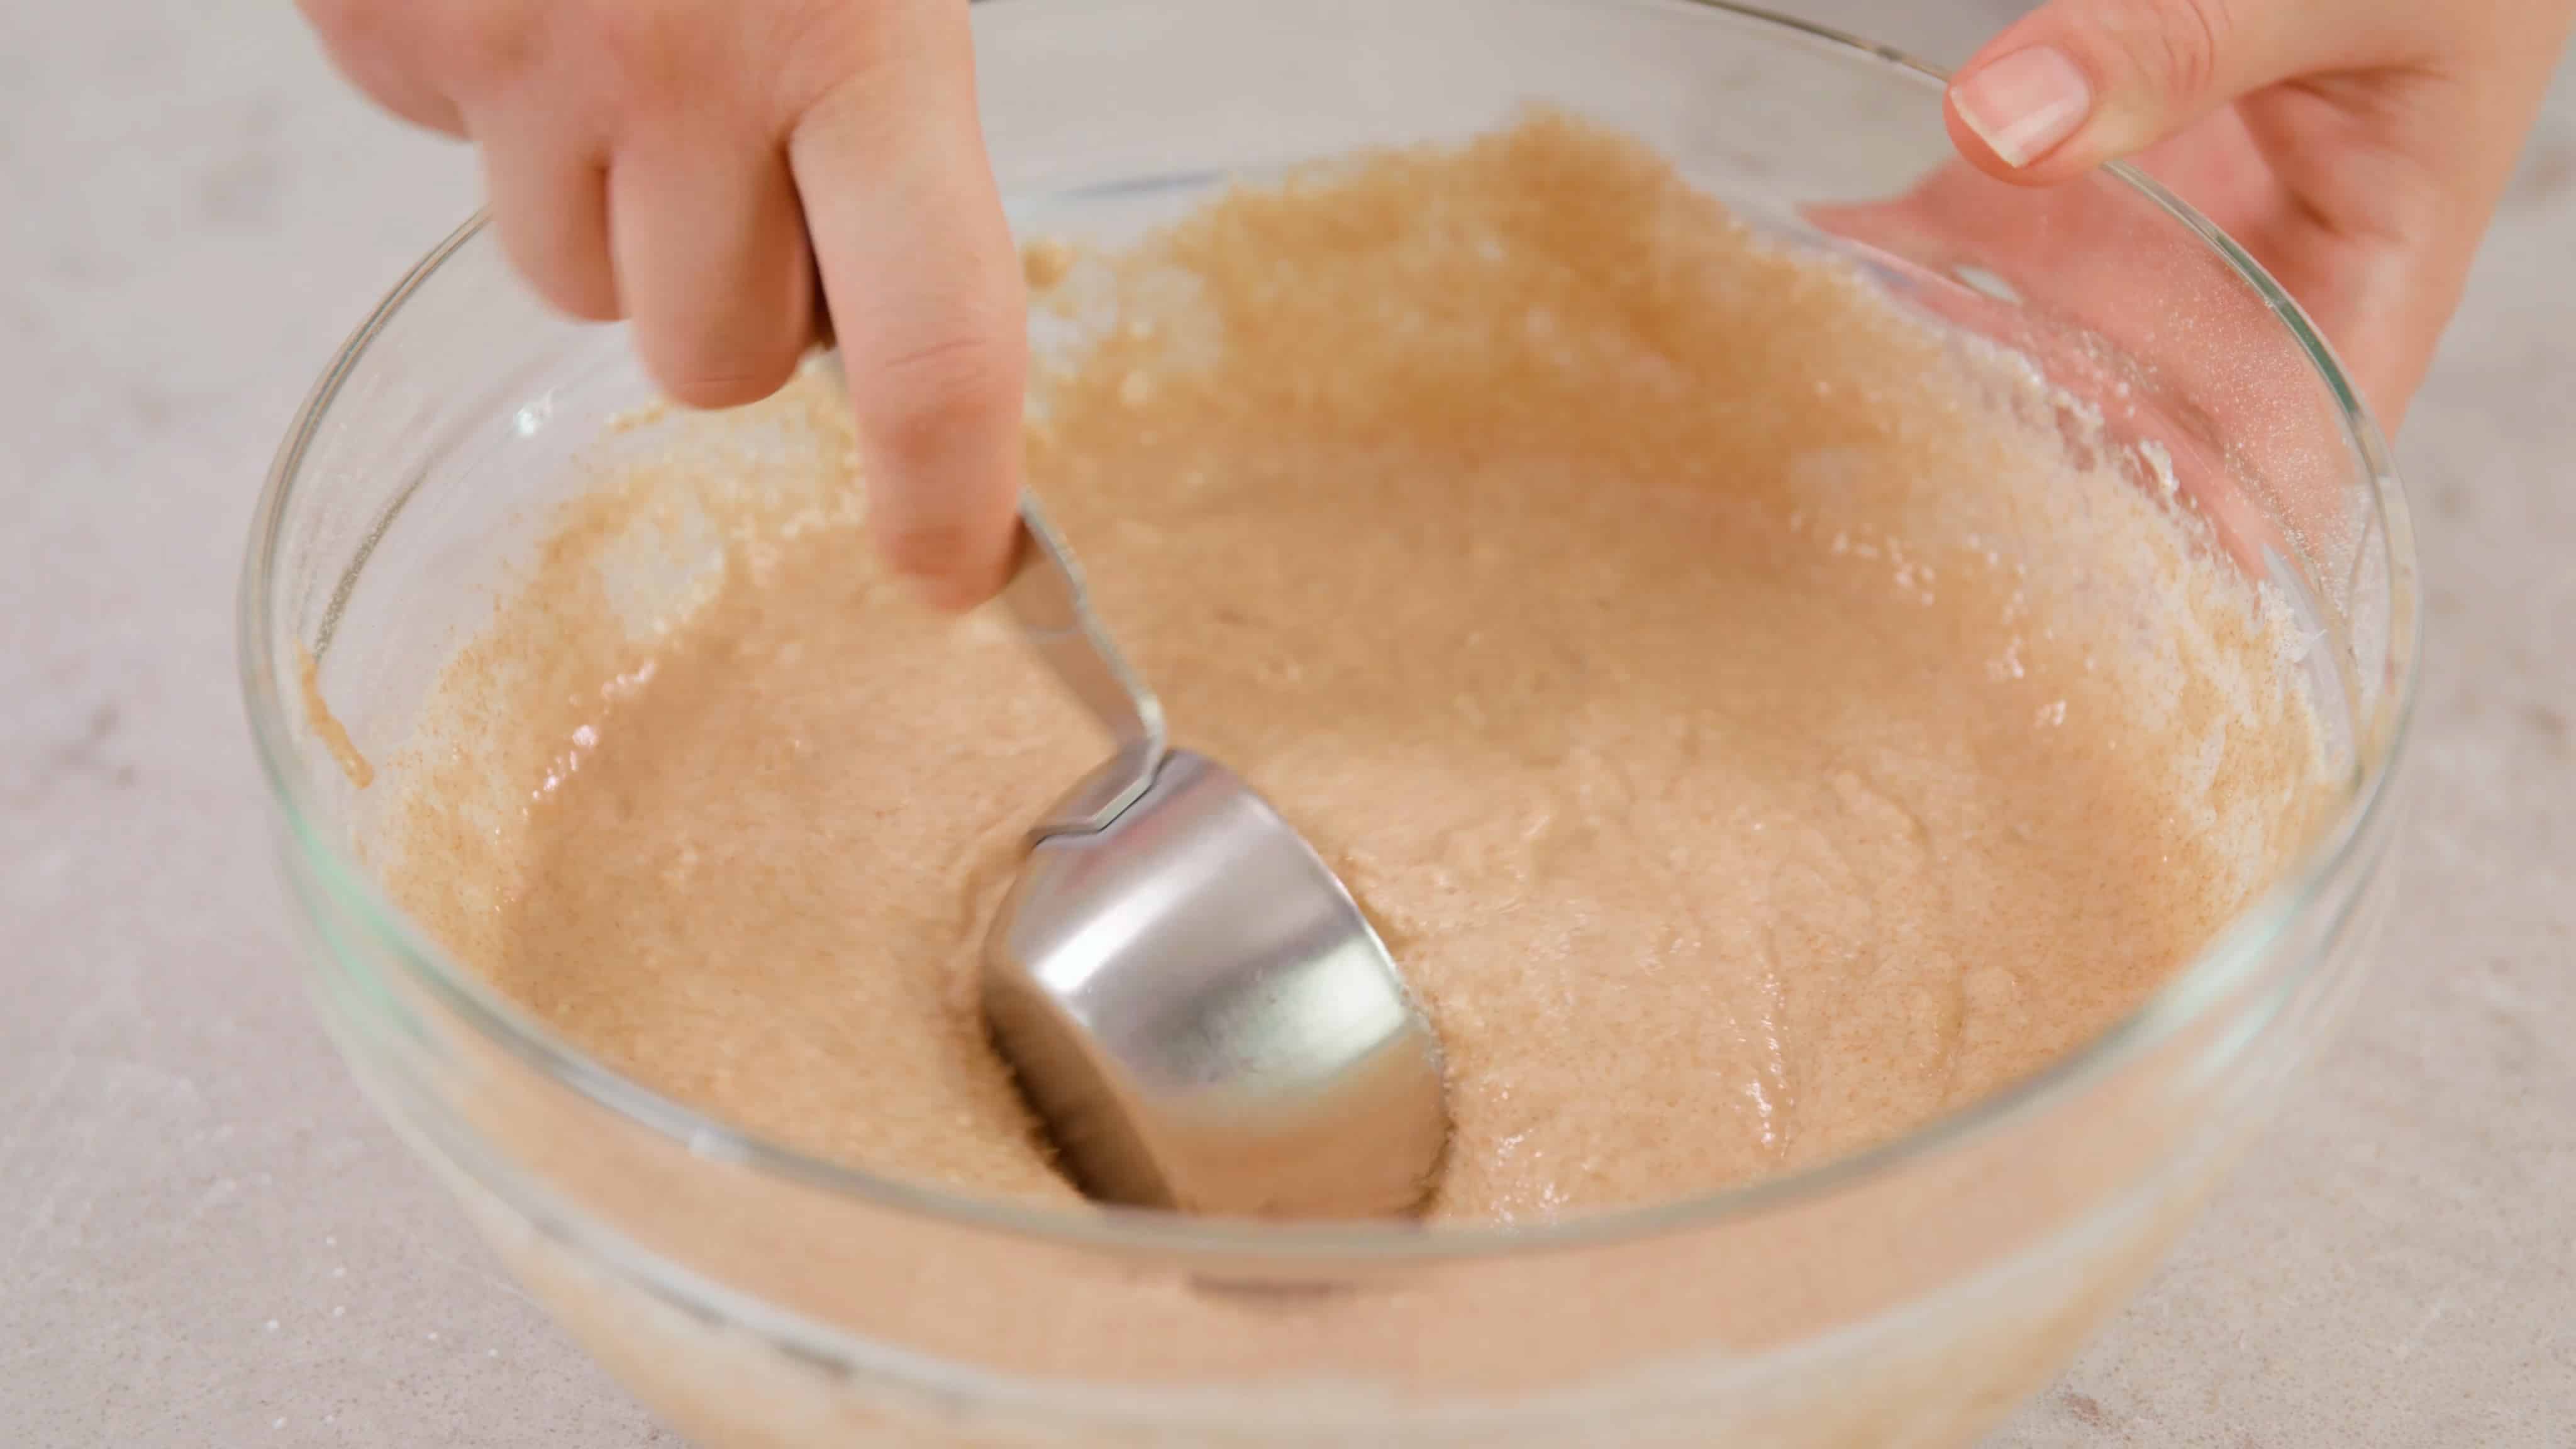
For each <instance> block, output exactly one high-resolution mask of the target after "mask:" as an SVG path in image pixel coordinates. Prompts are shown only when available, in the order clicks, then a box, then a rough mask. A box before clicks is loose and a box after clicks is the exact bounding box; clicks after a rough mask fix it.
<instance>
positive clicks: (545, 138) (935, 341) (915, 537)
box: [299, 0, 1027, 607]
mask: <svg viewBox="0 0 2576 1449" xmlns="http://www.w3.org/2000/svg"><path fill="white" fill-rule="evenodd" d="M299 3H300V5H301V8H302V9H303V10H304V12H305V14H306V16H307V17H308V18H309V19H310V20H311V21H312V23H313V24H314V26H315V28H316V29H318V30H319V31H320V32H321V35H322V38H323V41H324V43H325V45H326V46H327V48H328V49H329V51H330V53H331V56H332V58H333V60H334V61H335V62H336V63H337V64H338V65H339V67H340V68H341V69H342V70H343V71H344V72H345V73H346V74H347V75H348V76H349V77H350V78H351V79H352V80H354V81H355V82H356V83H357V84H358V85H359V86H360V87H361V88H362V89H364V90H365V91H366V92H367V93H368V94H369V95H371V96H373V97H374V98H375V99H376V100H377V101H378V102H379V103H381V104H382V105H384V106H385V107H386V108H387V109H389V110H391V111H393V112H394V113H395V114H397V115H400V116H402V117H403V118H405V119H407V120H410V121H412V122H414V123H416V124H419V125H422V126H426V127H429V128H431V129H434V130H438V131H443V132H446V133H447V134H449V135H453V136H460V137H465V138H467V139H470V140H471V141H473V143H474V144H475V147H476V149H477V151H478V152H479V153H480V157H481V160H482V166H483V175H484V183H485V187H486V191H487V194H488V197H489V201H490V207H491V213H492V224H493V227H494V228H495V230H496V231H497V232H498V233H499V236H500V240H501V244H502V246H503V248H504V249H505V250H506V251H507V253H508V255H509V257H510V260H511V262H512V263H513V264H514V265H515V266H516V267H517V269H518V270H519V271H520V272H521V273H522V274H523V275H524V276H525V277H526V278H527V279H528V280H529V281H530V282H531V283H532V284H533V285H534V286H535V287H536V289H537V290H538V291H539V292H540V293H541V294H542V295H543V296H544V297H545V298H546V299H547V300H548V301H550V302H552V303H553V304H554V305H555V306H557V307H559V308H561V309H563V310H564V311H566V312H570V313H572V314H574V315H576V316H580V317H586V318H592V319H597V320H603V321H605V320H611V319H615V318H621V317H623V318H632V319H633V323H634V333H635V340H636V345H637V347H638V349H639V351H640V352H641V354H642V357H643V360H644V362H645V365H646V367H647V368H648V370H649V371H650V372H651V373H652V375H653V377H654V378H655V380H656V381H657V382H659V383H660V384H661V385H662V387H663V388H664V389H665V390H666V391H668V392H669V393H670V394H671V395H672V396H673V397H675V398H678V399H679V400H681V401H683V402H687V403H691V404H695V405H698V406H702V407H721V406H729V405H734V404H739V403H745V402H751V401H754V400H757V399H759V398H762V397H765V396H767V395H768V394H770V393H772V392H774V391H776V390H777V389H778V388H779V387H780V386H781V385H782V384H784V383H785V382H786V381H787V379H788V378H789V377H790V376H791V375H792V374H793V372H794V370H795V368H796V365H797V362H798V360H799V358H800V357H801V356H802V354H803V353H804V351H805V349H806V347H807V345H808V344H809V343H810V342H811V341H812V340H813V337H814V334H815V329H816V320H817V308H816V306H815V300H816V299H815V295H814V288H815V285H816V279H817V273H818V271H819V275H820V283H821V287H822V290H823V294H824V296H825V298H826V299H828V302H829V304H830V316H831V319H832V322H833V327H834V331H835V332H836V333H837V334H838V342H839V346H840V349H841V353H842V357H843V360H844V362H845V363H846V365H847V368H848V373H849V377H850V390H851V404H852V406H853V408H854V409H855V410H856V415H857V419H858V424H859V432H860V439H861V445H862V451H863V459H864V462H865V464H866V474H867V478H868V487H869V491H870V513H871V518H872V520H873V522H874V524H875V527H874V529H873V530H872V531H873V532H874V533H875V534H876V536H877V538H878V539H879V540H880V543H881V545H882V546H883V547H884V548H885V549H886V551H887V554H888V557H889V559H890V561H891V562H892V563H893V565H894V566H895V567H896V568H897V569H898V570H900V571H902V572H904V573H906V574H909V575H912V576H914V577H916V578H918V579H919V580H920V581H921V582H922V584H923V585H924V587H925V589H926V590H927V592H928V593H929V594H930V596H931V598H932V599H933V600H934V601H936V602H939V603H941V604H944V605H947V606H950V607H964V606H967V605H970V604H973V603H976V602H979V601H980V600H982V599H983V598H985V597H987V596H989V595H990V594H991V593H992V592H993V591H994V589H995V588H997V587H998V586H999V583H1000V580H1001V577H1002V572H1003V569H1004V566H1005V564H1006V562H1007V549H1008V544H1009V540H1010V538H1011V536H1012V534H1011V527H1012V518H1013V510H1014V509H1015V507H1016V504H1017V500H1018V494H1019V473H1020V446H1021V443H1020V409H1021V383H1022V379H1023V377H1024V375H1025V372H1026V369H1027V333H1026V330H1025V320H1024V313H1025V309H1026V299H1025V296H1024V293H1023V289H1022V284H1021V278H1020V268H1019V259H1018V256H1017V253H1016V252H1015V250H1014V248H1013V245H1012V241H1011V236H1010V230H1009V227H1008V225H1007V224H1006V223H1005V221H1004V219H1003V216H1002V209H1001V202H1000V198H999V196H998V195H997V193H996V191H995V188H994V184H993V179H992V172H991V167H990V165H989V163H988V161H987V159H986V157H985V154H984V143H983V138H982V135H981V132H980V129H979V127H978V123H977V119H976V109H975V82H974V56H973V51H972V46H971V42H970V37H969V35H968V31H967V19H966V0H299Z"/></svg>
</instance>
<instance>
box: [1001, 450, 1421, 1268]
mask: <svg viewBox="0 0 2576 1449" xmlns="http://www.w3.org/2000/svg"><path fill="white" fill-rule="evenodd" d="M1020 520H1021V537H1020V544H1019V555H1018V559H1017V562H1016V564H1015V566H1014V569H1013V571H1012V574H1011V579H1010V582H1009V583H1008V584H1007V585H1006V586H1005V587H1004V590H1003V594H1002V600H1003V603H1004V606H1005V607H1006V608H1007V609H1008V610H1009V611H1010V613H1011V614H1012V616H1013V617H1014V618H1015V619H1016V620H1017V621H1018V623H1019V625H1020V628H1021V630H1022V631H1023V633H1024V635H1025V636H1026V638H1027V639H1028V641H1029V642H1030V644H1031V645H1032V646H1034V647H1035V649H1036V650H1037V653H1038V655H1039V657H1040V658H1041V659H1043V660H1044V661H1045V663H1046V665H1047V666H1048V668H1049V669H1050V670H1052V671H1053V672H1054V674H1055V676H1056V677H1057V678H1058V679H1059V680H1061V681H1062V682H1063V683H1064V684H1065V686H1066V687H1067V688H1068V689H1070V690H1071V691H1072V692H1073V694H1074V696H1075V697H1076V698H1077V699H1079V700H1080V701H1081V702H1082V704H1083V705H1084V707H1085V708H1087V709H1088V710H1089V711H1090V712H1091V714H1092V715H1093V717H1094V718H1096V719H1098V720H1099V721H1100V723H1101V724H1102V725H1103V726H1104V727H1106V728H1107V729H1108V731H1109V732H1110V735H1111V737H1112V738H1113V739H1114V740H1115V742H1116V752H1115V753H1113V754H1112V755H1111V756H1110V758H1109V759H1108V760H1107V761H1106V762H1105V763H1103V764H1102V765H1100V766H1099V768H1097V769H1095V770H1093V771H1092V772H1091V773H1090V774H1089V775H1087V776H1085V777H1084V778H1083V779H1082V780H1081V781H1079V782H1078V783H1076V784H1075V785H1074V787H1073V788H1072V790H1070V791H1069V792H1067V793H1066V794H1065V796H1064V797H1063V798H1062V799H1060V800H1058V801H1057V802H1056V804H1055V805H1054V807H1053V808H1052V809H1050V810H1049V811H1048V812H1047V814H1046V816H1045V817H1044V818H1043V819H1042V820H1041V821H1040V823H1039V824H1038V826H1037V827H1036V828H1035V829H1034V830H1033V831H1032V832H1031V833H1030V848H1029V854H1028V859H1027V860H1026V861H1025V862H1024V863H1023V865H1022V866H1021V869H1020V874H1019V876H1018V878H1017V880H1016V881H1015V882H1014V883H1013V885H1012V888H1011V890H1010V892H1009V894H1008V895H1007V896H1006V897H1005V898H1004V900H1003V902H1002V905H1001V909H1000V911H999V913H998V914H997V915H996V916H995V918H994V920H993V923H992V926H991V929H990V931H989V932H988V934H987V935H986V937H985V941H984V970H983V990H984V1014H985V1019H986V1021H987V1023H988V1024H989V1025H990V1027H991V1030H992V1035H993V1040H994V1042H995V1044H996V1045H997V1046H998V1047H999V1048H1000V1049H1001V1052H1002V1055H1003V1057H1004V1058H1005V1059H1006V1060H1008V1061H1009V1062H1010V1064H1011V1066H1012V1069H1013V1070H1014V1071H1015V1072H1016V1073H1017V1074H1018V1076H1019V1080H1020V1084H1021V1087H1022V1090H1023V1091H1024V1092H1025V1093H1026V1095H1027V1097H1028V1099H1029V1101H1030V1103H1031V1104H1032V1105H1033V1106H1035V1107H1036V1109H1037V1112H1038V1115H1039V1116H1040V1118H1041V1119H1043V1120H1044V1122H1045V1124H1046V1126H1047V1129H1048V1131H1049V1133H1050V1134H1051V1135H1052V1136H1053V1137H1054V1139H1055V1143H1056V1147H1057V1150H1058V1151H1059V1153H1060V1154H1061V1155H1062V1160H1063V1162H1064V1165H1065V1166H1066V1168H1067V1169H1068V1170H1069V1171H1070V1172H1071V1174H1072V1175H1073V1177H1074V1178H1075V1180H1076V1181H1077V1182H1079V1183H1080V1184H1081V1185H1082V1186H1083V1187H1084V1189H1085V1190H1086V1191H1088V1192H1090V1193H1091V1194H1093V1195H1094V1196H1096V1197H1099V1198H1101V1199H1104V1200H1106V1201H1110V1202H1116V1203H1124V1204H1129V1205H1133V1206H1141V1207H1156V1208H1169V1209H1176V1210H1179V1211H1183V1212H1192V1213H1209V1214H1219V1215H1227V1216H1250V1217H1362V1216H1378V1215H1388V1214H1396V1213H1402V1212H1405V1211H1407V1210H1408V1209H1411V1208H1413V1207H1415V1206H1417V1205H1419V1204H1420V1203H1421V1201H1422V1199H1423V1198H1424V1197H1425V1196H1426V1195H1427V1194H1428V1193H1429V1191H1430V1189H1431V1185H1432V1183H1433V1181H1434V1180H1435V1178H1436V1176H1437V1172H1438V1168H1439V1162H1440V1154H1441V1150H1442V1147H1443V1146H1444V1144H1445V1142H1446V1140H1447V1137H1448V1127H1449V1123H1448V1111H1447V1105H1446V1102H1445V1100H1444V1098H1443V1094H1442V1087H1441V1058H1440V1048H1439V1043H1438V1041H1437V1040H1436V1038H1434V1036H1433V1035H1432V1032H1431V1026H1430V1023H1429V1022H1428V1021H1426V1020H1425V1019H1424V1017H1423V1015H1422V1013H1421V1011H1420V1009H1419V1008H1418V1007H1417V1006H1416V1005H1415V1003H1414V1001H1413V999H1412V996H1411V995H1410V993H1409V992H1408V991H1407V990H1406V988H1405V984H1404V981H1403V978H1402V977H1401V976H1400V975H1399V974H1398V972H1397V970H1396V967H1395V962H1394V961H1393V960H1392V959H1391V958H1390V957H1389V956H1388V955H1387V951H1386V947H1385V946H1384V945H1383V944H1382V943H1380V941H1379V940H1378V938H1377V933H1376V932H1375V931H1373V930H1371V929H1370V928H1369V924H1368V921H1367V920H1366V919H1365V918H1364V917H1363V916H1362V915H1361V914H1360V910H1359V907H1358V905H1357V904H1356V903H1355V902H1353V901H1352V899H1351V895H1350V892H1349V891H1347V890H1345V889H1344V888H1343V886H1342V883H1341V881H1340V880H1338V879H1337V878H1335V876H1334V875H1333V872H1332V871H1331V869H1329V868H1328V867H1327V866H1326V865H1325V864H1324V862H1323V860H1322V859H1321V858H1320V857H1318V856H1317V855H1316V854H1315V852H1314V849H1313V848H1312V847H1310V846H1309V845H1307V843H1306V842H1305V840H1304V839H1303V838H1302V837H1301V836H1299V835H1298V833H1297V832H1296V830H1295V829H1293V828H1292V827H1291V826H1290V825H1289V824H1288V823H1287V822H1286V821H1285V820H1283V819H1281V818H1280V816H1279V813H1278V812H1277V811H1275V810H1273V809H1272V808H1271V807H1270V805H1269V804H1268V803H1267V802H1266V801H1264V800H1263V799H1262V798H1261V797H1260V796H1259V795H1257V794H1255V793H1254V792H1253V791H1252V789H1251V787H1249V786H1247V785H1245V784H1244V783H1243V782H1242V781H1241V780H1239V779H1237V778H1235V776H1234V775H1233V774H1232V773H1231V772H1229V771H1228V770H1227V769H1226V768H1225V767H1224V766H1223V765H1220V764H1218V763H1217V762H1215V761H1214V760H1211V759H1208V758H1207V757H1206V756H1204V755H1199V754H1195V753H1193V752H1191V751H1188V750H1175V749H1171V748H1169V747H1168V745H1167V744H1166V741H1165V737H1164V727H1163V712H1162V706H1161V705H1160V704H1159V703H1158V702H1157V701H1156V700H1155V698H1154V695H1153V693H1152V692H1151V691H1150V690H1148V689H1147V688H1146V687H1145V685H1144V682H1143V681H1142V680H1141V679H1139V678H1138V677H1137V675H1136V674H1135V672H1134V671H1133V670H1132V669H1130V668H1129V667H1128V665H1127V663H1126V661H1125V659H1124V658H1123V657H1122V656H1121V655H1120V654H1119V653H1118V650H1117V646H1116V645H1115V644H1114V643H1112V642H1111V640H1110V638H1109V635H1108V632H1107V631H1106V630H1105V629H1104V628H1102V626H1101V624H1100V621H1099V620H1098V619H1097V618H1096V617H1095V616H1094V615H1093V614H1092V612H1091V609H1090V605H1089V601H1088V598H1087V596H1086V594H1085V592H1084V589H1083V584H1082V578H1081V574H1080V573H1079V572H1078V570H1077V569H1076V567H1075V565H1074V563H1073V560H1072V558H1071V557H1070V555H1069V554H1068V553H1067V551H1066V550H1065V548H1064V546H1063V543H1062V542H1061V540H1059V539H1058V538H1057V536H1056V534H1055V532H1054V530H1053V529H1052V528H1050V527H1049V526H1048V524H1047V522H1046V519H1045V517H1044V515H1043V514H1042V513H1040V511H1039V509H1038V507H1037V503H1036V500H1035V499H1033V498H1029V497H1027V496H1025V495H1024V496H1023V497H1022V499H1021V509H1020Z"/></svg>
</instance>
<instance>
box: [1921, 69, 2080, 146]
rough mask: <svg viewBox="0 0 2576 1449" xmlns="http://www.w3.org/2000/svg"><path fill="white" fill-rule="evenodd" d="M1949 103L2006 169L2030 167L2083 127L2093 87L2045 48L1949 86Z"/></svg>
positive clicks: (1977, 71)
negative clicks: (2001, 161) (1957, 110)
mask: <svg viewBox="0 0 2576 1449" xmlns="http://www.w3.org/2000/svg"><path fill="white" fill-rule="evenodd" d="M1950 104H1952V105H1954V106H1956V107H1958V109H1959V119H1960V120H1962V121H1965V122H1967V123H1968V129H1969V130H1971V131H1974V132H1976V133H1977V139H1978V140H1980V141H1983V142H1985V143H1986V145H1987V146H1989V147H1991V148H1993V150H1994V153H1995V154H1996V155H1997V156H2000V157H2002V158H2003V160H2004V164H2005V165H2007V166H2016V167H2018V166H2027V165H2029V164H2030V163H2031V162H2033V161H2036V160H2038V159H2039V158H2040V157H2042V156H2045V155H2047V154H2048V153H2049V152H2050V151H2052V150H2054V149H2055V148H2056V146H2057V143H2059V142H2060V141H2063V140H2065V139H2066V138H2067V137H2069V136H2072V135H2074V134H2075V131H2076V128H2077V127H2079V126H2082V125H2083V124H2084V118H2085V117H2086V116H2088V115H2090V114H2091V113H2092V111H2093V84H2092V82H2090V81H2088V80H2086V79H2085V78H2084V72H2083V71H2082V70H2080V69H2078V68H2077V66H2076V64H2075V62H2074V61H2071V60H2069V59H2067V58H2066V53H2065V52H2064V51H2062V50H2058V49H2057V48H2055V47H2054V46H2046V45H2040V46H2033V47H2032V48H2030V49H2028V50H2016V51H2014V52H2013V53H2012V54H2010V55H2007V56H2003V57H2001V58H2000V59H1997V60H1993V61H1989V62H1988V63H1986V64H1985V65H1983V66H1980V67H1978V68H1977V69H1976V70H1975V71H1972V72H1970V73H1969V74H1968V75H1967V76H1965V77H1963V78H1962V79H1961V80H1960V81H1959V82H1958V83H1957V84H1955V85H1953V86H1952V87H1950Z"/></svg>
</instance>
